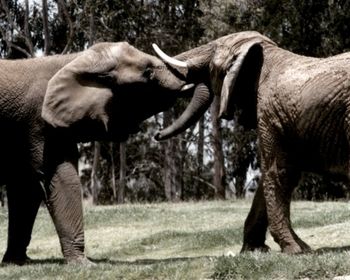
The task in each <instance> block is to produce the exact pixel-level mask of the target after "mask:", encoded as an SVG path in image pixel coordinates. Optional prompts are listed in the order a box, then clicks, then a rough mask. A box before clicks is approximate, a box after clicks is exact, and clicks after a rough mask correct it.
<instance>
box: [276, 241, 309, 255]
mask: <svg viewBox="0 0 350 280" xmlns="http://www.w3.org/2000/svg"><path fill="white" fill-rule="evenodd" d="M281 248H282V252H283V253H287V254H305V253H309V252H311V251H312V250H311V247H310V246H309V245H307V244H306V243H305V242H303V241H302V240H299V242H296V243H293V244H288V245H286V246H283V247H282V246H281Z"/></svg>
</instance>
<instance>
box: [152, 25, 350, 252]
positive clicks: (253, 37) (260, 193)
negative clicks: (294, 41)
mask: <svg viewBox="0 0 350 280" xmlns="http://www.w3.org/2000/svg"><path fill="white" fill-rule="evenodd" d="M157 51H158V55H159V56H161V58H162V59H163V60H164V61H167V56H166V54H164V53H162V52H161V51H159V50H157ZM173 59H177V60H179V61H181V62H182V63H183V64H184V65H185V66H186V67H187V69H186V73H185V74H186V77H187V78H188V79H189V80H190V79H192V80H193V81H196V80H197V81H201V82H202V83H203V84H205V85H206V86H207V87H208V88H209V91H212V92H214V94H215V95H217V96H220V113H219V115H220V117H221V118H224V119H228V120H231V119H233V117H234V113H237V114H238V117H237V121H238V122H239V123H240V124H242V125H243V126H245V127H246V128H247V129H249V128H256V129H257V134H258V144H259V145H258V147H259V153H260V158H261V172H262V178H261V180H260V184H259V186H258V189H257V191H256V194H255V197H254V199H253V202H252V206H251V209H250V212H249V214H248V217H247V219H246V221H245V224H244V240H243V247H242V251H243V252H244V251H253V250H261V251H267V250H269V247H268V246H267V245H266V244H265V240H266V232H267V229H269V231H270V233H271V235H272V237H273V239H274V241H275V242H276V243H278V245H279V246H280V248H281V250H282V252H286V253H291V254H293V253H303V252H307V251H310V250H311V248H310V247H309V246H308V245H307V244H306V243H305V242H304V241H303V240H301V238H300V237H298V235H297V234H296V233H295V231H294V230H293V228H292V225H291V219H290V204H291V196H292V192H293V189H294V188H295V187H296V186H297V184H298V182H299V180H300V178H301V176H302V174H303V173H305V172H312V173H320V174H325V173H335V174H337V175H340V176H344V177H345V178H349V167H350V157H349V146H350V52H348V53H343V54H339V55H336V56H331V57H328V58H315V57H307V56H302V55H298V54H294V53H292V52H290V51H287V50H285V49H282V48H280V47H278V45H277V44H276V43H275V42H273V41H272V40H270V39H269V38H267V37H266V36H264V35H262V34H260V33H258V32H255V31H244V32H238V33H233V34H230V35H227V36H224V37H221V38H219V39H217V40H215V41H212V42H210V43H208V44H206V45H202V46H199V47H197V48H194V49H192V50H188V51H186V52H183V53H181V54H179V55H177V56H176V57H174V58H173ZM167 63H171V62H167ZM197 107H198V108H194V109H193V110H192V113H191V109H190V108H187V109H188V114H190V115H191V114H192V115H196V114H198V112H197V111H196V110H197V109H199V110H201V107H200V106H197ZM179 127H181V124H180V125H178V124H176V123H174V124H173V125H171V126H169V127H168V128H165V129H164V130H162V131H160V132H159V133H158V134H157V135H156V136H157V139H158V140H162V139H166V138H168V137H169V136H172V135H174V134H176V133H177V130H178V129H179Z"/></svg>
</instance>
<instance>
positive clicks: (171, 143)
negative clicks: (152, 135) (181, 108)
mask: <svg viewBox="0 0 350 280" xmlns="http://www.w3.org/2000/svg"><path fill="white" fill-rule="evenodd" d="M163 116H164V119H163V127H166V126H168V125H169V124H170V123H171V122H172V121H173V110H169V111H167V112H164V114H163ZM181 166H182V163H181V153H180V145H179V140H178V138H176V137H173V138H171V139H169V140H167V141H164V188H165V196H166V198H167V200H168V201H173V202H176V201H180V200H181V197H182V180H181V171H180V168H181Z"/></svg>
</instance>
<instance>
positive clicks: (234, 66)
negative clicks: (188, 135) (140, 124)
mask: <svg viewBox="0 0 350 280" xmlns="http://www.w3.org/2000/svg"><path fill="white" fill-rule="evenodd" d="M263 44H273V45H275V43H274V42H272V41H271V40H270V39H268V38H267V37H265V36H263V35H261V34H260V33H257V32H254V31H250V32H241V33H234V34H230V35H227V36H225V37H221V38H219V39H217V40H215V41H212V42H210V43H208V44H206V45H202V46H200V47H197V48H194V49H192V50H189V51H186V52H184V53H181V54H179V55H177V56H176V57H175V58H172V59H169V58H168V57H167V55H166V54H164V53H162V52H161V51H160V50H159V49H158V48H155V51H156V52H157V54H158V55H159V56H160V57H161V58H162V59H163V60H164V61H166V62H167V63H168V64H172V65H174V67H178V66H177V65H181V66H184V65H185V66H186V67H187V72H186V74H185V75H186V78H187V80H188V81H191V82H193V83H195V84H200V83H202V85H201V86H200V87H198V86H197V88H196V90H195V91H197V90H200V91H202V92H204V91H206V92H207V93H208V94H209V92H213V93H214V94H215V95H218V96H220V99H221V101H220V113H219V116H220V117H221V118H224V119H232V118H233V116H234V112H235V111H239V112H240V114H239V117H238V121H239V122H240V123H241V124H242V125H244V126H245V127H247V128H253V127H256V125H257V120H256V119H257V87H258V83H259V78H260V73H261V69H262V65H263V48H262V45H263ZM174 60H179V61H181V62H182V64H175V63H174ZM208 107H209V105H208V102H202V101H201V99H199V100H196V99H195V98H193V99H192V102H191V103H190V104H189V105H188V107H187V109H186V111H185V113H186V114H187V115H186V117H184V116H181V117H180V118H179V119H178V120H176V121H175V122H174V123H173V124H172V125H170V126H169V127H167V128H165V129H164V130H162V131H160V132H158V133H157V136H156V139H157V140H164V139H167V138H169V137H170V136H173V135H174V134H176V133H178V132H179V131H180V132H181V131H183V130H184V129H183V128H184V127H186V126H185V125H186V124H187V122H186V121H184V119H185V120H187V119H192V118H193V119H198V115H200V114H201V113H203V112H205V110H206V109H207V108H208Z"/></svg>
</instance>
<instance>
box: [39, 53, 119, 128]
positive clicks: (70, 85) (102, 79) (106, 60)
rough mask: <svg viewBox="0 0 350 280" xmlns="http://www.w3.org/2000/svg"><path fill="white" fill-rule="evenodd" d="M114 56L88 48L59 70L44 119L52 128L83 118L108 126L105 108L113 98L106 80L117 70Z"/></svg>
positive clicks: (48, 95) (51, 85)
mask: <svg viewBox="0 0 350 280" xmlns="http://www.w3.org/2000/svg"><path fill="white" fill-rule="evenodd" d="M116 63H117V60H116V59H115V57H113V55H111V56H108V55H103V54H102V53H101V52H98V51H95V50H93V49H89V50H87V51H84V52H82V53H80V54H78V56H77V57H76V58H75V59H74V60H73V61H71V62H70V63H68V64H67V65H65V66H64V67H63V68H62V69H60V71H58V72H57V73H56V74H55V75H54V76H53V77H52V78H51V79H50V81H49V83H48V86H47V90H46V94H45V98H44V103H43V108H42V113H41V115H42V117H43V118H44V120H45V121H46V122H48V123H49V124H51V125H52V126H53V127H69V126H71V125H72V124H74V123H76V122H78V121H81V120H83V119H90V120H91V119H92V120H97V121H101V122H102V123H103V124H104V126H106V125H107V121H108V116H107V113H106V105H107V104H108V102H109V100H111V98H112V91H111V89H110V88H109V87H108V86H107V84H108V83H107V82H106V81H107V80H108V79H107V78H108V77H109V73H110V71H111V70H112V69H114V68H115V67H116Z"/></svg>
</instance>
